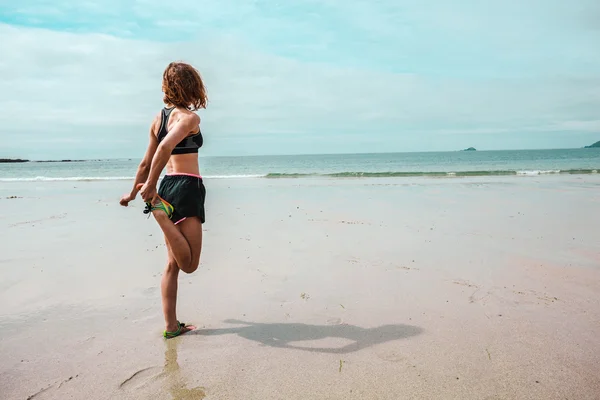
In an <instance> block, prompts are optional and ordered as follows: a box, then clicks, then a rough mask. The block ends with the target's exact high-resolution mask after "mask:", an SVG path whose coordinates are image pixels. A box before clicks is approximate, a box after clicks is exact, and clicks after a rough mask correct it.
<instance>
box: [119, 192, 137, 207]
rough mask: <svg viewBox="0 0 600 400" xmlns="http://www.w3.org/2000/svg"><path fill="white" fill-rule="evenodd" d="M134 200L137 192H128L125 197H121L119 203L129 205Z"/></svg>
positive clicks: (124, 205)
mask: <svg viewBox="0 0 600 400" xmlns="http://www.w3.org/2000/svg"><path fill="white" fill-rule="evenodd" d="M133 200H135V194H133V193H127V194H124V195H123V197H121V200H120V201H119V204H120V205H122V206H123V207H127V206H128V205H129V202H130V201H133Z"/></svg>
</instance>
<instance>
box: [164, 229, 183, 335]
mask: <svg viewBox="0 0 600 400" xmlns="http://www.w3.org/2000/svg"><path fill="white" fill-rule="evenodd" d="M165 243H166V244H167V251H168V262H167V267H166V268H165V272H164V273H163V276H162V279H161V282H160V291H161V295H162V307H163V315H164V317H165V325H166V330H167V331H168V332H176V331H177V329H178V328H179V326H178V325H179V322H178V321H177V279H178V277H179V266H178V265H177V261H176V260H175V257H174V256H173V252H172V251H171V247H170V246H169V242H168V240H167V238H166V236H165Z"/></svg>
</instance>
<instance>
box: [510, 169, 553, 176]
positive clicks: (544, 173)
mask: <svg viewBox="0 0 600 400" xmlns="http://www.w3.org/2000/svg"><path fill="white" fill-rule="evenodd" d="M547 174H560V169H553V170H546V171H544V170H542V171H539V170H532V171H517V175H547Z"/></svg>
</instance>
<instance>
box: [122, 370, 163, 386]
mask: <svg viewBox="0 0 600 400" xmlns="http://www.w3.org/2000/svg"><path fill="white" fill-rule="evenodd" d="M161 370H162V368H160V367H148V368H142V369H140V370H138V371H136V372H134V373H133V375H131V376H130V377H129V378H127V379H125V380H124V381H123V382H121V384H120V385H119V389H123V390H136V389H140V388H142V387H144V386H146V385H147V384H149V383H151V382H153V381H155V380H156V379H157V378H160V377H161V376H162V375H163V373H162V372H161Z"/></svg>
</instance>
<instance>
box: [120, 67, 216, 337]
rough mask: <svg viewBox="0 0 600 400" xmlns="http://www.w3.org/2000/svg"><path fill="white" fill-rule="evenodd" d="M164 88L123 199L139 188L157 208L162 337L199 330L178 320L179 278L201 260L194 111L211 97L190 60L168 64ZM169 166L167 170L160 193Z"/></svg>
mask: <svg viewBox="0 0 600 400" xmlns="http://www.w3.org/2000/svg"><path fill="white" fill-rule="evenodd" d="M162 91H163V93H164V98H163V102H164V103H165V105H166V107H165V108H163V109H162V110H161V111H160V113H158V115H156V117H155V118H154V121H152V125H151V126H150V141H149V144H148V148H147V150H146V154H145V155H144V158H143V159H142V162H141V163H140V165H139V167H138V170H137V174H136V177H135V183H134V185H133V189H132V190H131V193H128V194H126V195H124V196H123V197H122V198H121V201H120V203H121V205H122V206H125V207H127V205H128V204H129V202H130V201H132V200H133V199H135V197H136V195H137V193H138V192H139V193H140V194H141V196H142V199H143V200H144V202H146V209H145V210H144V213H152V215H153V216H154V218H155V219H156V222H158V224H159V225H160V228H161V229H162V231H163V233H164V236H165V243H166V245H167V250H168V257H169V258H168V263H167V268H166V270H165V272H164V274H163V277H162V281H161V294H162V305H163V314H164V317H165V323H166V329H165V331H164V334H163V336H164V337H165V338H173V337H176V336H179V335H181V334H183V333H186V332H188V331H190V330H192V329H194V327H193V326H186V325H185V324H182V323H180V322H179V321H178V320H177V316H176V303H177V277H178V275H179V270H181V271H183V272H185V273H188V274H190V273H192V272H194V271H195V270H196V269H197V268H198V264H199V262H200V251H201V249H202V224H203V223H204V222H205V216H204V199H205V196H206V190H205V188H204V184H203V182H202V178H201V176H200V171H199V168H198V149H199V148H200V147H201V146H202V142H203V139H202V134H201V133H200V117H198V115H197V114H196V113H194V112H193V111H197V110H199V109H200V108H206V102H207V96H206V89H205V87H204V83H203V82H202V78H201V77H200V74H199V73H198V71H196V69H194V68H193V67H192V66H191V65H188V64H185V63H170V64H169V65H168V66H167V68H166V69H165V71H164V73H163V81H162ZM165 166H166V167H167V174H166V176H165V177H164V178H163V180H162V181H161V184H160V188H159V190H158V192H157V191H156V185H157V182H158V179H159V177H160V174H161V172H162V170H163V168H164V167H165Z"/></svg>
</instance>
